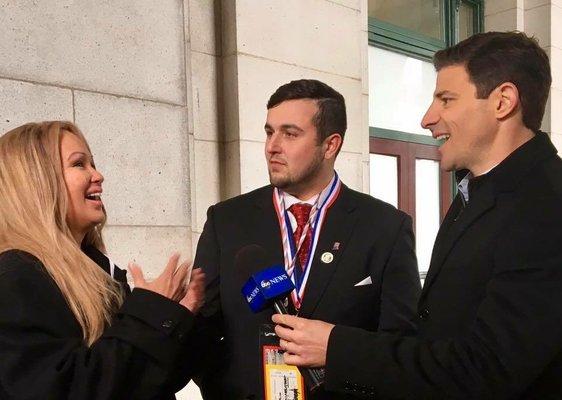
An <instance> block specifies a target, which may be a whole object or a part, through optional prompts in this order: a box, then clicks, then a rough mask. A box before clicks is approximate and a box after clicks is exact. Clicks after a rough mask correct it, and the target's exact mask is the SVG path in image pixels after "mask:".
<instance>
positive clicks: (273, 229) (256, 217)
mask: <svg viewBox="0 0 562 400" xmlns="http://www.w3.org/2000/svg"><path fill="white" fill-rule="evenodd" d="M267 108H268V113H267V121H266V124H265V133H266V143H265V156H266V159H267V167H268V171H269V177H270V181H271V185H268V186H265V187H262V188H260V189H257V190H255V191H253V192H250V193H247V194H244V195H241V196H238V197H235V198H233V199H230V200H227V201H225V202H222V203H219V204H216V205H214V206H212V207H210V208H209V211H208V216H207V222H206V224H205V228H204V231H203V234H202V235H201V238H200V240H199V243H198V246H197V255H196V257H195V265H197V266H198V267H201V268H202V269H203V270H204V271H205V274H206V276H207V282H208V284H207V288H206V293H207V299H206V306H205V307H204V309H203V310H202V313H203V315H205V316H206V317H207V321H206V323H205V324H203V325H204V328H201V329H202V330H203V331H205V336H206V337H207V338H210V339H209V343H208V344H207V345H206V346H204V347H205V348H206V349H208V351H212V350H213V349H214V350H216V353H217V354H216V357H215V360H216V363H214V364H211V365H210V366H209V367H208V369H207V372H206V373H204V374H203V376H202V378H201V379H200V381H199V384H200V386H201V389H202V393H203V396H204V398H205V399H219V398H220V399H232V400H236V399H261V398H263V397H264V383H263V382H262V377H263V376H264V372H263V371H262V365H261V359H262V350H261V348H260V344H259V331H260V326H261V325H262V324H271V314H272V311H264V312H261V313H258V314H253V313H252V312H251V311H250V309H249V307H248V305H247V303H246V301H245V298H244V297H243V296H242V294H241V288H242V285H243V284H244V282H245V281H246V280H247V279H248V278H249V276H248V271H247V270H246V271H244V269H243V268H240V266H239V265H238V270H236V268H235V267H236V265H237V263H236V261H235V259H236V257H237V254H238V253H239V252H240V250H241V249H243V248H245V246H248V245H252V244H255V245H259V246H261V247H262V248H264V249H266V251H267V252H268V253H269V254H268V257H269V259H270V260H271V264H273V263H277V264H284V265H285V267H286V269H287V270H288V272H289V274H290V275H291V278H292V279H293V281H294V282H295V284H296V286H297V288H298V289H299V290H296V291H295V292H293V293H292V295H291V296H290V300H289V301H288V304H289V308H290V309H292V311H293V312H298V313H299V315H302V316H305V317H311V318H320V319H323V320H326V321H330V322H332V323H342V324H346V325H349V326H354V327H358V328H363V329H366V330H368V331H373V332H374V331H377V330H379V331H385V332H411V331H412V330H413V329H414V327H415V319H416V318H417V316H416V311H415V307H416V303H417V299H418V297H419V293H420V291H421V287H420V283H419V277H418V271H417V266H416V258H415V254H414V248H413V246H414V245H413V232H412V227H411V218H410V217H409V216H408V215H406V214H404V213H402V212H400V211H398V210H396V209H395V208H394V207H392V206H390V205H388V204H385V203H383V202H381V201H379V200H376V199H374V198H372V197H370V196H367V195H364V194H361V193H358V192H356V191H354V190H351V189H349V188H348V187H346V186H345V185H343V184H342V183H341V181H340V180H339V177H338V176H337V174H336V173H335V171H334V162H335V158H336V156H337V154H338V152H339V150H340V148H341V144H342V140H343V137H344V133H345V130H346V124H347V123H346V112H345V102H344V98H343V96H342V95H341V94H339V93H338V92H336V91H335V90H334V89H332V88H331V87H329V86H328V85H326V84H324V83H322V82H319V81H316V80H299V81H293V82H290V83H288V84H286V85H283V86H281V87H280V88H279V89H277V91H276V92H275V93H274V94H273V95H272V96H271V98H270V100H269V102H268V105H267ZM303 214H304V215H303ZM297 249H299V250H297ZM271 264H270V265H271ZM267 266H268V265H267V264H266V265H263V266H262V268H266V267H267ZM305 289H306V290H305ZM270 329H272V327H271V328H270ZM220 338H224V339H223V340H220V341H219V340H218V339H220ZM213 339H217V340H213ZM281 358H282V357H281ZM345 397H346V396H340V395H330V394H325V393H323V390H322V389H319V390H318V391H316V393H315V394H314V396H310V395H308V396H307V398H309V399H310V398H311V399H314V398H317V399H336V398H345ZM299 398H302V397H299Z"/></svg>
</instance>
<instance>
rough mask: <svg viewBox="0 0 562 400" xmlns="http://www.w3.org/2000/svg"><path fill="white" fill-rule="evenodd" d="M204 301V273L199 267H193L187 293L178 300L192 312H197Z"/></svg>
mask: <svg viewBox="0 0 562 400" xmlns="http://www.w3.org/2000/svg"><path fill="white" fill-rule="evenodd" d="M204 303H205V274H204V273H203V271H202V270H201V268H193V270H192V272H191V279H190V281H189V285H188V287H187V293H186V294H185V296H184V297H183V298H182V299H181V300H180V304H181V305H182V306H184V307H186V308H187V309H188V310H189V311H191V312H192V313H193V314H197V313H198V312H199V310H200V309H201V307H202V306H203V304H204Z"/></svg>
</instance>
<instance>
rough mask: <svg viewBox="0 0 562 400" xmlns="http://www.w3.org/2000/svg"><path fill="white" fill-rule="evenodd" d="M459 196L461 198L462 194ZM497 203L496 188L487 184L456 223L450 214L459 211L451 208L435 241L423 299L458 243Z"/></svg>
mask: <svg viewBox="0 0 562 400" xmlns="http://www.w3.org/2000/svg"><path fill="white" fill-rule="evenodd" d="M488 183H490V182H488ZM458 196H460V194H459V195H458ZM455 201H456V202H458V201H460V198H459V199H455ZM495 203H496V197H495V192H494V187H493V185H491V184H486V185H484V186H483V187H482V188H481V192H479V193H478V196H477V197H475V198H474V200H473V201H472V202H469V204H468V205H467V206H466V208H465V209H464V211H462V213H461V214H460V215H458V217H457V219H456V221H451V219H454V217H455V215H450V214H456V213H455V210H458V208H457V207H454V206H453V207H451V212H449V213H448V214H447V217H446V221H444V223H443V225H442V226H441V229H439V233H438V235H437V239H436V240H435V246H434V249H433V254H432V255H431V264H430V268H429V271H428V273H427V277H426V278H425V283H424V285H423V290H422V298H423V297H424V295H425V294H426V293H427V291H428V290H429V287H430V286H431V285H432V283H433V282H434V281H435V278H436V276H437V275H438V274H439V272H440V271H441V268H442V267H443V264H444V263H445V261H446V260H447V257H448V255H449V253H450V252H451V250H452V249H453V248H454V246H455V244H456V243H457V241H458V240H459V239H460V238H461V237H462V235H463V234H464V233H465V232H466V230H467V229H468V228H469V227H470V226H471V225H472V224H473V223H474V222H476V221H477V220H478V219H479V218H480V217H481V216H482V215H483V214H485V213H486V212H487V211H488V210H490V209H491V208H493V207H494V205H495ZM447 226H449V227H448V229H446V230H444V231H443V232H442V230H443V228H444V227H447Z"/></svg>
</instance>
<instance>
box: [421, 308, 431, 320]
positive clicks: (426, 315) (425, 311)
mask: <svg viewBox="0 0 562 400" xmlns="http://www.w3.org/2000/svg"><path fill="white" fill-rule="evenodd" d="M419 317H420V319H421V320H422V321H425V320H426V319H428V318H429V310H428V309H427V308H424V309H423V310H421V312H420V315H419Z"/></svg>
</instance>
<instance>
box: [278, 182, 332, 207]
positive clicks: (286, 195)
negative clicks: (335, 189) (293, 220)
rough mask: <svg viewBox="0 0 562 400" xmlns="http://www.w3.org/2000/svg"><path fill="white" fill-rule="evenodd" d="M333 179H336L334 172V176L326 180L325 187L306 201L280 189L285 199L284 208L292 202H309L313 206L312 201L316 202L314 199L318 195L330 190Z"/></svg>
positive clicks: (323, 195) (323, 194)
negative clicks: (328, 180)
mask: <svg viewBox="0 0 562 400" xmlns="http://www.w3.org/2000/svg"><path fill="white" fill-rule="evenodd" d="M335 179H336V174H335V173H334V176H333V177H332V179H330V182H328V185H326V187H325V188H324V189H322V191H321V192H320V193H317V194H315V195H314V196H312V197H311V198H310V199H308V200H306V201H303V200H300V199H298V198H296V197H295V196H293V195H290V194H289V193H287V192H284V191H282V193H283V199H284V201H285V210H288V209H289V207H291V206H292V205H293V204H297V203H301V204H310V205H311V206H313V205H314V203H316V200H318V196H322V197H325V195H326V194H327V192H328V191H329V190H330V187H332V184H333V183H334V180H335ZM320 200H322V199H320Z"/></svg>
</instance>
